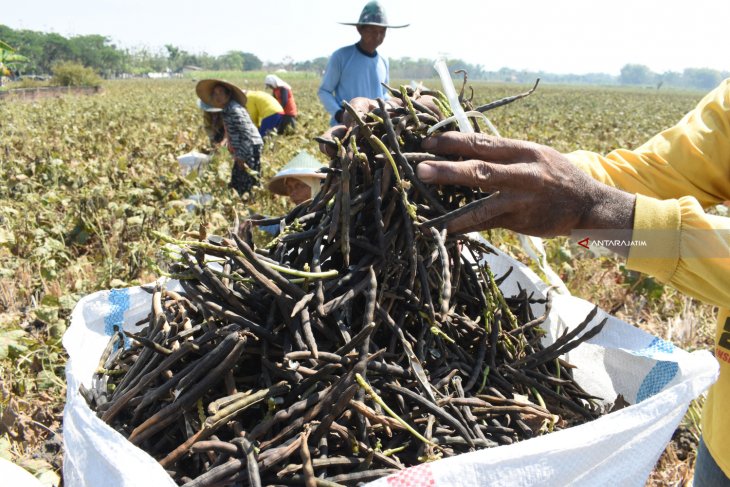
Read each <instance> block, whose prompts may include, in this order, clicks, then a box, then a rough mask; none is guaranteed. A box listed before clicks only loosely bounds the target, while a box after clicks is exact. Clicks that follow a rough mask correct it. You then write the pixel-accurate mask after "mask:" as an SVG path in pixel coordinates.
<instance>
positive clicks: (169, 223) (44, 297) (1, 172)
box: [0, 73, 715, 485]
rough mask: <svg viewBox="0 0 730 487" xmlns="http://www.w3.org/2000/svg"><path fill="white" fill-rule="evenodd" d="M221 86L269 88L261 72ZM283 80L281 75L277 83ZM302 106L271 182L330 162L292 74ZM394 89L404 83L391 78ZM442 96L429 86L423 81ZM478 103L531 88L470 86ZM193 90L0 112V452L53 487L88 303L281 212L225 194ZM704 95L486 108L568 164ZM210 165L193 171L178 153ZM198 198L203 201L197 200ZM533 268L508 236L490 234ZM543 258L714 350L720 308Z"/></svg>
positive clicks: (553, 251)
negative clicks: (76, 343) (175, 255)
mask: <svg viewBox="0 0 730 487" xmlns="http://www.w3.org/2000/svg"><path fill="white" fill-rule="evenodd" d="M226 77H227V79H228V80H229V81H232V82H235V83H238V84H240V85H241V86H243V87H244V88H247V89H260V90H263V89H264V85H263V73H262V74H260V75H253V76H249V77H248V78H247V79H243V78H240V77H239V78H236V77H234V76H233V75H231V74H230V73H227V76H226ZM282 77H284V75H282ZM287 81H289V82H290V84H291V85H292V87H293V89H294V93H295V96H296V100H297V104H298V106H299V110H300V116H299V119H298V123H299V125H298V127H297V130H296V131H295V132H294V133H292V134H289V135H286V136H276V137H270V138H267V139H266V140H265V148H264V151H263V156H262V176H263V178H264V179H268V178H270V177H271V176H272V175H273V174H274V173H275V172H276V170H277V169H278V168H280V167H281V166H283V165H284V164H285V163H286V162H287V161H288V160H290V159H291V158H292V157H293V156H294V155H296V154H297V152H298V151H300V150H307V151H309V153H310V154H312V155H315V156H316V157H318V158H319V159H320V160H322V161H323V162H326V159H325V157H324V156H323V155H322V154H320V153H319V151H318V148H317V147H318V145H317V143H315V142H314V141H313V138H314V137H315V136H317V135H320V134H321V133H323V132H324V131H325V130H326V129H327V127H328V120H329V117H328V115H327V113H326V112H325V111H324V109H323V107H322V106H321V104H320V103H319V101H318V99H317V95H316V91H317V86H318V82H319V79H318V78H315V77H313V76H309V77H307V76H302V75H299V76H291V77H290V79H287ZM394 84H396V85H397V84H398V83H397V82H396V83H394ZM425 84H426V85H427V86H431V87H436V86H437V84H436V82H435V81H433V80H431V81H429V80H425ZM472 87H473V89H474V100H475V104H482V103H486V102H488V101H492V100H495V99H498V98H501V97H504V96H507V95H512V94H517V93H519V92H522V91H525V90H526V89H527V88H529V87H527V86H517V85H508V84H504V85H497V84H474V85H472ZM194 88H195V80H193V79H190V78H188V79H177V80H124V81H110V82H105V84H104V85H103V89H102V91H101V92H100V93H99V94H96V95H90V96H73V95H69V96H65V97H62V98H49V99H40V100H35V101H22V100H19V99H13V98H6V99H4V100H0V456H2V457H4V458H7V459H9V460H11V461H13V462H15V463H18V464H20V465H22V466H23V467H25V468H26V469H28V470H29V471H31V472H33V473H34V474H35V475H36V476H38V477H39V478H41V479H42V480H43V482H44V483H45V484H46V485H58V481H59V479H60V476H61V469H62V456H63V451H62V434H63V430H62V422H61V418H62V412H63V407H64V397H65V379H64V366H65V357H66V356H65V352H64V349H63V347H62V345H61V337H62V335H63V333H64V331H65V329H66V327H67V325H68V319H69V316H70V313H71V310H72V309H73V307H74V305H75V303H76V302H77V301H78V300H79V299H80V298H81V297H83V296H85V295H87V294H89V293H93V292H95V291H99V290H103V289H109V288H114V287H128V286H134V285H139V284H144V283H149V282H151V281H154V280H155V279H156V278H157V277H158V276H159V275H160V272H161V271H160V269H159V268H158V266H157V265H158V262H159V249H160V247H161V246H162V242H160V241H159V240H158V239H157V238H156V237H155V236H154V235H153V233H152V232H153V231H159V232H162V233H165V234H168V235H172V236H177V235H182V234H183V233H184V232H185V231H194V230H198V229H199V228H200V227H201V226H205V227H206V228H207V231H208V232H209V233H216V234H227V232H228V231H229V230H230V229H232V228H233V226H234V222H235V221H236V220H237V219H243V218H245V217H247V216H249V215H251V214H261V215H278V214H282V213H283V212H285V211H287V208H288V203H287V201H286V200H285V199H284V198H281V197H278V196H272V195H271V194H270V193H268V192H266V191H265V190H263V189H261V190H255V192H254V194H253V195H252V196H251V197H250V198H249V199H247V200H243V199H241V198H240V197H238V195H237V194H236V193H235V192H234V191H233V190H231V189H229V188H228V186H227V183H228V180H229V177H230V170H231V163H232V159H231V157H230V155H229V154H228V151H227V150H225V149H218V150H217V151H213V149H212V148H211V147H209V144H208V139H207V137H206V135H205V132H204V131H203V128H202V116H201V111H200V110H199V109H198V108H197V106H196V103H195V102H196V97H195V91H194ZM701 96H702V93H697V92H670V91H657V90H654V89H651V90H649V89H646V90H638V89H635V90H631V91H629V90H625V89H618V88H605V87H604V88H587V87H554V86H540V87H538V89H537V91H536V92H535V93H534V94H532V95H531V96H529V97H527V98H525V99H523V100H519V101H517V102H515V103H513V104H511V105H508V106H505V107H502V108H498V109H496V110H494V111H492V112H489V113H488V114H489V115H490V118H491V120H492V122H493V123H494V125H495V126H496V127H497V128H499V130H500V132H501V134H502V136H505V137H511V138H523V139H528V140H532V141H535V142H539V143H543V144H548V145H551V146H553V147H555V148H556V149H558V150H560V151H563V152H569V151H573V150H577V149H587V150H592V151H597V152H602V153H605V152H608V151H610V150H611V149H614V148H619V147H627V148H633V147H637V146H638V145H640V144H641V143H642V142H644V141H645V140H646V139H648V138H649V137H650V136H651V135H653V134H655V133H656V132H658V131H660V130H661V129H663V128H666V127H669V126H671V125H673V124H674V123H675V122H677V121H678V120H679V119H680V118H681V117H682V116H683V115H684V114H685V113H686V112H687V111H689V110H690V109H691V108H692V107H694V105H695V104H696V103H697V101H699V99H700V98H701ZM190 151H198V152H205V153H208V152H210V153H212V155H213V157H212V160H211V163H210V164H209V165H208V166H206V167H204V168H202V169H201V170H200V171H193V172H191V173H188V174H185V173H184V172H183V171H181V166H180V164H179V163H178V161H177V157H178V156H180V155H182V154H185V153H187V152H190ZM196 195H210V198H209V199H208V198H206V199H205V200H197V201H206V202H205V203H203V204H201V203H200V202H196V198H191V197H194V196H196ZM485 237H487V238H488V239H489V240H491V241H492V242H494V243H495V244H497V245H499V246H500V247H501V248H503V250H506V251H508V252H510V253H512V254H513V255H515V256H516V257H517V258H519V259H521V260H523V261H524V262H525V263H529V261H528V260H526V259H525V257H524V256H523V255H522V253H521V251H520V249H519V247H518V246H517V244H516V242H517V240H516V238H515V237H514V235H512V234H510V233H509V232H506V231H494V232H489V234H485ZM546 245H547V249H548V254H549V258H550V262H551V264H552V265H553V267H554V268H555V269H556V271H558V273H559V274H560V275H561V276H562V277H563V279H564V280H565V282H566V283H567V285H568V287H569V288H570V290H571V292H573V293H574V294H575V295H577V296H580V297H582V298H584V299H587V300H589V301H591V302H594V303H595V304H597V305H599V306H601V307H602V308H603V309H605V310H607V311H609V312H611V313H613V314H615V315H617V316H619V317H620V318H622V319H624V320H626V321H628V322H629V323H632V324H635V325H637V326H640V327H642V328H644V329H646V330H648V331H650V332H651V333H653V334H655V335H657V336H660V337H662V338H665V339H669V340H671V341H673V342H674V343H675V344H677V345H678V346H680V347H682V348H685V349H687V350H694V349H699V348H705V347H707V346H708V345H709V344H710V343H711V336H712V332H711V331H712V329H713V327H714V321H713V319H714V313H715V311H714V310H713V309H712V308H711V307H708V306H704V305H701V304H699V303H697V302H695V301H693V300H691V299H689V298H686V297H683V296H682V295H681V294H679V293H678V292H676V291H675V290H673V289H671V288H669V287H665V286H662V285H661V284H659V283H658V282H656V281H654V280H653V279H651V278H649V277H646V276H640V275H637V274H635V273H632V272H629V271H627V270H626V269H625V268H624V267H623V261H622V260H620V259H617V258H610V257H602V258H597V257H593V256H592V255H591V254H589V253H588V252H587V251H584V249H582V248H581V247H578V246H577V245H575V244H574V243H571V242H569V241H568V240H567V239H564V238H558V239H553V240H550V241H546ZM699 411H700V408H699V405H693V406H692V407H691V408H690V411H689V413H688V415H687V417H686V418H685V420H684V421H683V423H682V425H681V426H680V428H679V429H678V431H677V434H676V435H675V439H674V440H673V442H672V443H670V445H669V446H668V448H667V450H666V452H665V454H664V455H663V456H662V458H661V459H660V461H659V463H658V464H657V467H656V469H655V471H654V472H653V474H652V477H651V478H650V480H649V485H681V484H682V483H683V482H686V481H687V480H688V479H690V478H691V475H692V468H693V463H694V449H695V446H696V441H697V438H698V435H699V431H698V428H699V424H698V417H699Z"/></svg>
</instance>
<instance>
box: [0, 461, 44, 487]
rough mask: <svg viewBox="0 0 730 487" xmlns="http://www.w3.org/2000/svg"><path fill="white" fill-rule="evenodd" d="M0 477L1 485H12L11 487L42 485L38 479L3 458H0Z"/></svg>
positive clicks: (36, 486) (38, 486)
mask: <svg viewBox="0 0 730 487" xmlns="http://www.w3.org/2000/svg"><path fill="white" fill-rule="evenodd" d="M0 479H2V482H1V483H2V485H12V486H13V487H43V484H42V483H41V482H40V480H38V479H37V478H35V477H33V476H32V475H31V474H30V473H29V472H28V471H27V470H24V469H23V468H22V467H19V466H18V465H15V464H14V463H11V462H9V461H8V460H5V459H4V458H0Z"/></svg>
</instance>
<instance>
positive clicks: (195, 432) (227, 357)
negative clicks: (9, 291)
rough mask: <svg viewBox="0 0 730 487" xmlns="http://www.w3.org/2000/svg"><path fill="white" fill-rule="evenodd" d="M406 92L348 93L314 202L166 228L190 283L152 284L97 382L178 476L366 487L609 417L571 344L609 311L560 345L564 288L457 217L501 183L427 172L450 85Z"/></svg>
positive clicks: (105, 404) (103, 399) (96, 405)
mask: <svg viewBox="0 0 730 487" xmlns="http://www.w3.org/2000/svg"><path fill="white" fill-rule="evenodd" d="M391 92H392V95H393V97H394V98H398V99H401V100H403V102H404V103H403V104H402V107H400V108H388V107H387V106H386V105H384V104H383V103H382V101H381V102H380V108H379V109H375V110H374V111H373V112H372V113H369V114H364V115H363V114H360V113H358V112H356V111H355V110H353V109H352V107H349V106H348V107H347V108H348V110H349V112H350V115H351V116H352V118H353V119H354V120H355V122H354V124H353V127H352V128H351V129H350V130H348V132H347V133H346V134H345V135H344V136H343V137H342V138H341V139H337V140H334V141H333V142H330V143H331V144H332V147H333V149H334V152H335V153H336V156H335V157H334V158H333V159H332V161H331V164H330V166H329V168H328V169H327V176H326V179H325V181H324V183H323V187H322V190H321V191H320V192H319V194H318V195H317V196H316V197H315V198H314V199H313V200H310V201H307V202H305V203H302V204H300V205H299V206H297V207H296V208H294V209H293V210H292V211H291V212H290V213H289V214H288V215H286V216H285V217H282V218H277V219H268V220H261V221H246V222H244V224H243V225H242V227H241V230H240V231H239V232H238V233H236V234H231V235H230V236H228V237H219V236H213V235H210V236H209V235H206V234H205V232H204V231H202V230H201V231H200V232H197V233H196V234H194V235H187V236H185V237H184V239H173V238H171V237H169V236H164V235H159V236H160V238H161V239H163V240H165V241H166V242H167V243H166V244H165V247H164V248H165V249H167V251H168V253H169V254H170V255H171V258H170V264H169V267H168V270H169V271H170V273H171V274H172V275H174V276H175V277H177V278H178V279H179V286H180V287H174V288H173V287H171V286H167V287H165V286H162V285H159V284H158V285H157V287H155V288H154V289H151V288H150V289H149V292H150V293H151V294H152V307H151V312H150V314H149V317H148V318H147V319H145V321H144V322H141V323H138V324H137V327H136V328H135V329H137V330H139V331H137V332H123V331H118V332H117V333H116V334H115V335H114V336H113V337H112V338H111V340H110V342H109V345H108V346H107V349H106V350H105V352H104V354H103V356H102V358H101V360H100V362H99V367H98V370H97V372H96V374H95V375H94V378H93V384H92V387H90V388H88V389H86V388H83V389H82V393H83V394H84V396H85V397H86V399H87V401H88V402H89V404H90V405H91V407H92V408H93V409H94V410H95V411H96V412H97V414H98V415H99V416H100V417H101V418H102V419H103V420H104V421H106V422H107V423H108V424H110V425H111V426H112V427H113V428H115V429H116V430H117V431H119V432H120V433H121V434H123V435H124V436H125V437H127V438H128V439H129V441H130V442H132V443H133V444H135V445H138V446H139V447H141V448H143V449H144V450H145V451H147V452H148V453H149V454H150V455H152V456H153V457H154V458H155V459H157V460H158V461H159V462H160V464H161V465H162V466H163V467H164V468H165V469H166V470H167V471H168V472H169V474H170V475H171V476H172V478H173V479H174V480H175V481H176V482H177V483H178V484H184V485H186V486H188V487H192V486H198V487H200V486H212V485H216V486H218V485H241V486H244V485H251V486H258V485H302V484H304V485H327V486H334V485H357V484H360V483H363V482H367V481H370V480H374V479H376V478H379V477H382V476H385V475H388V474H391V473H394V472H397V471H398V470H400V469H403V468H407V467H409V466H413V465H416V464H419V463H422V462H426V461H432V460H435V459H438V458H443V457H449V456H452V455H458V454H460V453H464V452H468V451H472V450H476V449H480V448H487V447H493V446H497V445H505V444H511V443H514V442H518V441H520V440H522V439H526V438H530V437H533V436H536V435H540V434H543V433H547V432H550V431H553V430H559V429H563V428H566V427H570V426H572V425H575V424H578V423H581V422H585V421H588V420H591V419H593V418H596V417H597V416H599V415H600V414H602V413H603V409H602V406H600V404H599V402H598V401H597V398H593V397H591V396H590V395H589V394H588V393H586V392H585V391H584V390H583V389H582V388H581V387H580V386H579V385H577V384H576V383H575V381H574V380H573V378H572V373H571V369H572V366H571V365H570V364H568V363H566V362H564V361H563V360H562V359H561V358H560V356H561V355H563V354H564V353H566V352H568V351H569V350H571V349H573V348H574V347H576V346H578V345H579V343H581V342H582V341H584V340H586V339H588V338H590V337H592V336H594V335H595V334H597V333H598V332H599V331H600V330H601V327H602V326H603V323H604V322H605V320H604V322H601V323H592V321H593V319H594V317H595V314H596V310H594V311H593V312H592V313H591V314H590V315H589V316H587V317H586V319H585V321H584V322H583V323H582V324H581V325H580V326H578V327H576V328H575V329H573V330H572V331H570V332H566V333H564V334H563V335H562V336H560V337H559V338H558V339H557V340H556V341H555V342H554V343H552V344H551V345H549V346H543V344H542V341H541V339H542V338H543V337H544V335H545V332H544V331H543V330H542V329H541V328H540V326H541V324H542V323H543V322H544V321H545V320H546V318H547V315H548V313H549V311H550V302H551V301H550V298H549V296H548V297H544V296H532V295H528V294H527V293H526V292H525V291H524V290H523V291H522V292H520V293H519V294H517V295H515V296H510V297H505V296H503V294H502V293H501V291H500V289H499V285H500V282H501V280H503V279H505V278H508V277H509V276H508V275H503V276H495V275H493V274H492V272H491V270H490V268H489V267H488V266H487V265H486V264H484V259H483V257H484V256H485V255H486V254H487V253H489V252H491V250H490V247H489V246H488V245H487V244H486V243H484V242H483V241H481V240H478V239H475V238H473V237H471V236H467V235H449V234H447V233H446V231H445V230H442V227H443V226H444V222H446V221H448V220H449V219H450V218H452V217H453V215H454V214H458V212H460V211H463V210H462V209H463V207H465V206H466V205H478V204H479V203H480V202H481V201H483V200H484V198H485V197H487V195H485V194H482V193H481V192H479V191H477V190H472V189H468V188H461V187H449V188H446V187H429V186H426V185H424V184H423V183H422V182H420V181H419V180H418V179H416V177H415V175H414V170H415V166H416V165H417V164H418V163H419V162H420V161H423V160H428V159H434V158H435V156H433V155H430V154H425V153H423V152H421V150H420V142H421V140H422V139H423V137H424V136H425V135H426V133H427V131H428V129H429V128H430V127H432V126H433V125H435V124H437V123H439V122H440V121H441V120H443V119H445V118H446V117H448V116H449V115H450V111H449V108H448V105H447V103H446V102H445V99H444V98H443V95H441V94H440V93H437V92H435V93H431V94H430V96H432V98H430V99H429V105H430V106H431V107H434V106H435V107H437V108H438V110H435V109H433V108H429V107H428V106H427V104H426V103H422V102H423V101H424V100H425V99H424V98H423V97H424V96H426V94H424V93H423V92H419V91H417V90H416V91H414V90H413V89H410V88H408V87H401V88H400V89H399V90H395V89H392V90H391ZM513 98H515V97H513ZM500 102H501V101H498V102H495V103H493V104H492V105H493V106H496V104H497V103H500ZM464 103H465V105H466V104H468V102H467V101H465V102H464ZM467 108H469V107H467ZM475 126H476V125H475ZM455 129H456V124H455V123H452V122H447V123H445V124H443V126H441V127H439V128H438V130H455ZM454 212H457V213H454ZM274 222H275V223H278V224H279V226H280V233H279V234H278V236H277V237H276V238H274V239H273V241H271V242H270V243H269V244H268V245H267V246H258V247H257V246H256V245H255V244H254V240H255V239H254V236H255V233H256V232H257V231H256V230H255V227H256V225H261V224H271V223H274ZM508 274H509V273H508ZM173 289H176V291H175V290H173ZM537 310H539V311H537ZM534 313H535V314H537V315H538V316H535V314H534ZM123 344H126V346H122V345H123Z"/></svg>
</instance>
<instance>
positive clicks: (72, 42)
mask: <svg viewBox="0 0 730 487" xmlns="http://www.w3.org/2000/svg"><path fill="white" fill-rule="evenodd" d="M0 41H4V42H5V43H7V44H9V45H10V46H12V47H13V48H14V50H15V51H16V52H17V53H18V54H21V55H23V56H25V57H26V58H27V59H28V62H26V63H24V64H23V65H22V67H21V68H20V72H21V73H22V74H46V73H50V72H51V70H52V68H53V65H54V64H56V63H59V62H63V61H73V62H78V63H81V64H83V65H84V66H87V67H89V68H92V69H93V70H95V71H96V72H97V73H99V74H100V75H102V76H104V77H113V76H118V75H121V74H123V73H130V74H144V73H149V72H164V71H168V70H169V71H171V72H179V71H181V70H182V69H183V68H184V67H185V66H195V67H198V68H201V69H204V70H216V71H217V70H231V71H253V70H260V69H263V68H266V69H269V70H274V69H279V68H283V69H286V70H289V71H308V72H314V73H318V74H321V73H323V72H324V69H325V67H326V66H327V58H326V57H317V58H315V59H311V60H306V61H294V60H293V59H291V58H286V59H285V60H284V61H283V62H280V63H275V64H268V65H266V66H264V63H263V61H261V59H259V58H258V57H257V56H256V55H255V54H252V53H250V52H243V51H229V52H227V53H225V54H222V55H220V56H213V55H210V54H207V53H190V52H187V51H185V50H184V49H181V48H179V47H176V46H174V45H172V44H167V45H165V46H164V48H161V49H157V50H153V49H149V48H136V49H123V48H120V47H117V46H116V45H115V44H114V43H113V42H112V41H111V39H109V38H108V37H105V36H102V35H83V36H72V37H68V38H66V37H64V36H62V35H60V34H56V33H44V32H37V31H32V30H15V29H11V28H10V27H7V26H5V25H0ZM448 65H449V67H450V68H451V69H452V70H457V69H463V70H465V71H466V72H467V73H468V75H469V79H472V80H485V81H499V82H516V83H532V82H534V81H535V79H536V78H540V79H541V80H542V81H543V82H545V83H556V84H558V83H559V84H591V85H627V86H645V87H655V88H661V87H664V86H667V87H674V88H686V89H698V90H705V91H707V90H710V89H712V88H713V87H715V86H717V85H718V84H719V83H720V81H722V80H723V79H725V78H728V77H730V72H728V71H717V70H714V69H708V68H687V69H685V70H683V71H682V72H672V71H667V72H664V73H655V72H653V71H652V70H651V69H649V67H647V66H644V65H640V64H626V65H625V66H624V67H623V68H622V69H621V73H620V74H619V75H618V76H613V75H610V74H606V73H590V74H580V75H578V74H555V73H547V72H544V71H527V70H515V69H511V68H506V67H505V68H502V69H499V70H497V71H488V70H486V69H485V68H484V67H483V66H482V65H479V64H471V63H467V62H465V61H463V60H461V59H450V60H448ZM390 77H391V79H413V80H423V79H431V78H434V77H435V72H434V69H433V60H432V59H425V58H419V59H416V58H410V57H402V58H399V59H391V60H390Z"/></svg>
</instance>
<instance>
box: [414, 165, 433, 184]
mask: <svg viewBox="0 0 730 487" xmlns="http://www.w3.org/2000/svg"><path fill="white" fill-rule="evenodd" d="M416 174H418V179H420V180H421V181H423V182H424V183H430V182H431V181H433V180H434V178H435V177H436V169H435V168H434V167H432V166H429V165H428V164H424V163H421V164H419V165H418V167H417V168H416Z"/></svg>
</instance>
